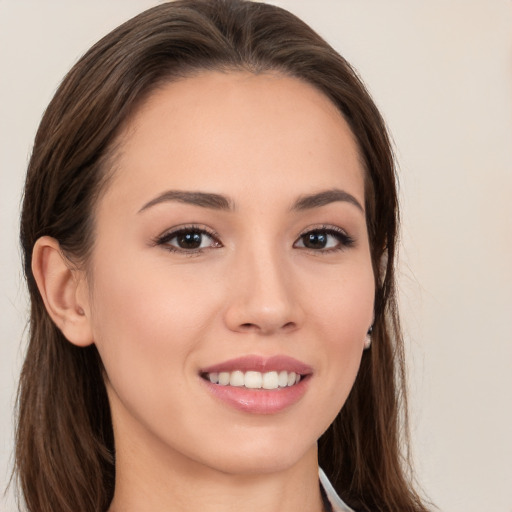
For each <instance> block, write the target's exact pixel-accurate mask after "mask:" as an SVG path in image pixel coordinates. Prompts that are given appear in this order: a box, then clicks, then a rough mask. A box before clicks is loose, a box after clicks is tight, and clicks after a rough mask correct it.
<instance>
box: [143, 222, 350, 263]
mask: <svg viewBox="0 0 512 512" xmlns="http://www.w3.org/2000/svg"><path fill="white" fill-rule="evenodd" d="M315 233H316V234H322V235H327V236H332V237H334V238H335V239H336V240H337V242H338V244H337V245H336V246H335V247H329V248H320V249H313V248H310V247H306V246H305V245H304V237H306V236H307V235H312V234H315ZM190 234H199V235H201V236H204V235H207V236H208V237H209V238H211V240H212V243H211V244H210V245H209V246H207V247H198V248H194V249H185V248H182V247H176V246H174V245H171V244H170V243H169V242H170V241H171V240H173V239H174V238H176V237H178V236H180V235H190ZM301 241H302V244H303V246H302V247H297V243H299V242H301ZM153 243H154V245H158V246H164V247H165V249H166V250H168V251H169V252H173V253H179V254H184V255H186V256H195V255H199V254H201V253H203V252H204V251H205V250H208V249H212V248H219V247H223V245H222V243H221V242H220V239H219V235H218V233H216V232H215V231H213V230H210V229H208V228H206V227H204V226H198V225H193V224H191V225H189V226H183V227H180V228H178V229H175V230H172V231H168V232H166V233H164V234H162V235H160V236H158V237H157V238H156V239H155V240H154V241H153ZM201 243H202V241H201ZM354 244H355V240H354V239H353V238H352V237H351V236H349V235H348V234H347V233H346V232H345V231H344V230H343V229H341V228H338V227H336V226H325V225H323V226H318V227H313V228H309V229H308V230H307V231H304V232H303V233H302V234H301V235H299V237H298V238H297V240H296V241H295V242H294V244H293V246H294V247H296V248H298V249H301V250H305V251H309V252H311V253H314V254H329V253H333V252H337V251H343V250H345V249H348V248H350V247H352V246H353V245H354Z"/></svg>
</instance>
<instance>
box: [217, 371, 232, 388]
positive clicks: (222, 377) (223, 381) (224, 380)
mask: <svg viewBox="0 0 512 512" xmlns="http://www.w3.org/2000/svg"><path fill="white" fill-rule="evenodd" d="M229 376H230V374H229V372H220V373H219V384H220V385H221V386H227V385H228V384H229Z"/></svg>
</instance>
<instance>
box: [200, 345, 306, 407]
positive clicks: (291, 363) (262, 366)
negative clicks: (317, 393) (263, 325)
mask: <svg viewBox="0 0 512 512" xmlns="http://www.w3.org/2000/svg"><path fill="white" fill-rule="evenodd" d="M235 370H240V371H243V372H247V371H256V372H261V373H265V372H269V371H277V372H279V371H283V370H286V371H289V372H295V373H299V374H300V375H301V380H300V382H299V383H298V384H295V385H293V386H289V387H285V388H278V389H272V390H266V389H247V388H244V387H234V386H221V385H219V384H213V383H211V382H210V381H209V380H207V379H205V378H204V374H206V373H213V372H215V373H220V372H232V371H235ZM312 373H313V369H312V368H311V366H309V365H307V364H305V363H302V362H301V361H298V360H297V359H294V358H292V357H289V356H283V355H278V356H272V357H269V358H265V357H261V356H255V355H250V356H244V357H239V358H236V359H230V360H228V361H224V362H222V363H219V364H215V365H213V366H208V367H207V368H203V369H201V371H200V379H201V382H202V383H203V385H204V386H205V388H206V389H207V391H208V392H209V393H211V394H212V395H213V397H214V398H216V399H218V400H220V401H221V402H223V403H224V404H226V405H228V406H229V407H232V408H234V409H236V410H239V411H242V412H246V413H250V414H267V415H268V414H277V413H279V412H281V411H284V410H286V409H288V408H289V407H291V406H292V405H294V404H295V403H297V402H298V401H299V400H300V399H301V398H302V397H303V396H304V394H305V393H306V391H307V389H308V387H309V382H310V380H311V376H312Z"/></svg>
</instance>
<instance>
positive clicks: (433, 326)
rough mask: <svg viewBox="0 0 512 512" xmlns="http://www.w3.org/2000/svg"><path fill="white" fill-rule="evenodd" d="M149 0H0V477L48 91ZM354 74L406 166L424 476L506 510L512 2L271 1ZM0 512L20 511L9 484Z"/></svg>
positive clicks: (447, 502) (431, 489)
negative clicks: (29, 198) (28, 183)
mask: <svg viewBox="0 0 512 512" xmlns="http://www.w3.org/2000/svg"><path fill="white" fill-rule="evenodd" d="M156 3H157V1H155V0H153V1H152V0H115V1H112V0H110V1H109V2H105V1H99V0H94V1H90V0H89V1H88V2H79V1H77V0H74V1H70V0H67V1H65V0H62V1H57V0H45V1H44V2H43V1H40V0H37V1H36V0H33V1H28V0H0V195H1V196H0V215H1V224H0V226H1V227H0V229H1V240H2V242H1V244H2V250H1V251H0V290H1V291H0V318H1V333H2V335H1V339H0V341H1V343H0V410H1V414H0V485H2V487H3V486H4V485H6V483H7V481H8V475H9V471H10V466H11V457H12V435H13V434H12V422H13V420H12V415H11V409H12V406H13V402H14V393H15V386H16V379H17V374H18V371H19V367H20V364H21V359H22V346H23V343H22V340H23V336H24V334H23V331H24V322H25V318H26V311H27V303H26V295H25V291H24V285H23V283H22V279H21V269H20V264H19V249H18V245H17V222H18V215H19V202H20V193H21V189H22V182H23V175H24V171H25V167H26V163H27V160H28V156H29V153H30V147H31V143H32V140H33V137H34V134H35V130H36V128H37V125H38V122H39V119H40V117H41V115H42V112H43V110H44V108H45V106H46V104H47V103H48V101H49V100H50V98H51V96H52V94H53V92H54V91H55V88H56V87H57V84H58V83H59V81H60V79H61V78H62V76H63V75H64V73H65V72H66V71H67V70H68V69H69V68H70V66H71V65H72V64H73V63H74V62H75V61H76V60H77V58H78V57H79V56H80V55H81V54H82V53H83V52H84V51H85V50H86V49H87V48H88V47H89V46H90V45H91V44H92V43H93V42H95V41H96V40H97V39H98V38H99V37H101V36H102V35H104V34H105V33H106V32H107V31H109V30H110V29H112V28H113V27H114V26H116V25H117V24H119V23H120V22H122V21H124V20H125V19H127V18H128V17H131V16H132V15H134V14H136V13H138V12H139V11H141V10H143V9H144V8H146V7H149V6H151V5H155V4H156ZM278 3H279V4H280V5H282V6H284V7H287V8H288V9H290V10H292V11H293V12H295V13H296V14H298V15H299V16H301V17H302V18H303V19H304V20H306V21H307V22H309V23H310V24H311V25H312V26H313V27H314V28H316V30H317V31H319V32H320V33H321V34H322V35H323V36H324V37H325V38H326V39H327V40H328V41H329V42H330V43H332V44H333V45H334V46H335V47H336V48H337V49H338V50H339V51H340V52H341V53H342V54H343V55H344V56H345V57H347V58H348V60H349V61H351V62H352V63H353V64H354V65H355V67H356V68H357V69H358V70H359V72H360V73H361V75H362V77H363V78H364V80H365V82H366V83H367V85H368V87H369V89H370V90H371V92H372V94H373V95H374V98H375V100H376V102H377V104H378V105H379V107H380V108H381V110H382V112H383V114H384V117H385V118H386V120H387V122H388V124H389V127H390V130H391V133H392V135H393V137H394V140H395V143H396V147H397V150H396V151H397V156H398V160H399V164H400V169H401V197H402V200H401V201H402V207H403V218H404V223H403V238H402V255H401V281H400V290H401V300H402V305H403V314H404V327H405V333H406V341H407V349H408V354H409V359H410V374H411V378H410V390H411V419H412V431H413V440H414V443H413V449H414V456H415V459H416V464H417V469H418V477H419V481H420V482H421V483H422V485H423V488H424V489H425V492H426V493H427V494H428V495H429V496H430V497H431V499H432V500H433V501H434V502H435V503H436V504H437V505H438V506H439V508H440V509H441V510H443V511H447V512H448V511H449V512H477V511H482V510H485V511H492V512H512V399H511V395H512V393H511V392H512V335H511V317H512V271H511V268H512V264H511V262H512V208H511V196H512V149H511V148H512V96H511V94H512V87H511V86H512V2H511V1H510V0H443V1H441V0H428V1H427V0H423V1H421V0H418V1H415V2H412V1H410V0H315V1H313V0H309V1H306V0H302V1H292V0H287V1H281V2H278ZM0 509H1V510H6V511H11V510H14V502H13V497H12V493H9V494H8V495H7V496H6V497H5V498H4V499H2V498H0Z"/></svg>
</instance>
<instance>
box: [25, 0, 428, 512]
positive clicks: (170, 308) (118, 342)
mask: <svg viewBox="0 0 512 512" xmlns="http://www.w3.org/2000/svg"><path fill="white" fill-rule="evenodd" d="M397 218H398V212H397V199H396V188H395V177H394V167H393V158H392V152H391V149H390V145H389V141H388V138H387V134H386V130H385V126H384V123H383V121H382V119H381V117H380V115H379V113H378V111H377V109H376V107H375V105H374V104H373V102H372V100H371V98H370V97H369V95H368V93H367V92H366V90H365V89H364V87H363V86H362V84H361V83H360V81H359V80H358V79H357V77H356V75H355V73H354V72H353V70H352V69H351V68H350V66H349V65H348V63H347V62H346V61H345V60H344V59H343V58H342V57H340V56H339V55H338V54H337V53H336V52H335V51H334V50H333V49H332V48H330V47H329V46H328V45H327V44H326V43H325V42H324V41H323V40H322V39H321V38H320V37H319V36H318V35H316V34H315V33H314V32H313V31H312V30H311V29H309V27H307V26H306V25H304V23H302V22H301V21H300V20H298V19H297V18H295V17H294V16H293V15H291V14H289V13H288V12H286V11H284V10H282V9H279V8H277V7H273V6H269V5H265V4H257V3H250V2H241V1H238V0H232V1H231V0H230V1H218V2H209V1H204V0H195V1H194V0H191V1H177V2H173V3H167V4H163V5H160V6H158V7H155V8H153V9H150V10H148V11H146V12H144V13H142V14H141V15H139V16H138V17H136V18H134V19H132V20H130V21H128V22H127V23H125V24H124V25H122V26H120V27H119V28H118V29H116V30H114V31H113V32H112V33H111V34H109V35H107V36H106V37H105V38H104V39H102V40H101V41H100V42H99V43H97V44H96V45H95V46H94V47H93V48H92V49H91V50H90V51H89V52H88V53H87V54H86V55H85V56H84V57H83V58H82V59H81V60H80V61H79V62H78V63H77V64H76V65H75V67H74V68H73V69H72V70H71V71H70V73H69V74H68V75H67V77H66V78H65V79H64V81H63V83H62V85H61V86H60V88H59V90H58V91H57V93H56V95H55V97H54V99H53V100H52V102H51V103H50V105H49V107H48V109H47V111H46V113H45V116H44V118H43V120H42V122H41V126H40V128H39V131H38V134H37V136H36V141H35V145H34V152H33V155H32V158H31V161H30V165H29V170H28V174H27V182H26V188H25V198H24V204H23V212H22V227H21V238H22V244H23V248H24V257H25V273H26V276H27V281H28V285H29V290H30V294H31V301H32V313H31V332H30V345H29V348H28V352H27V356H26V361H25V364H24V368H23V373H22V377H21V383H20V395H19V427H18V433H17V457H16V460H17V472H18V477H19V481H20V484H21V488H22V490H23V494H24V497H25V501H26V504H27V508H28V509H29V510H34V511H35V510H37V511H50V510H51V511H57V510H59V511H60V510H62V511H77V510H80V511H82V510H110V511H112V512H115V511H129V510H139V511H140V510H152V511H156V510H168V509H172V510H202V511H205V510H230V509H232V508H234V507H235V506H236V507H243V508H244V510H252V509H254V510H256V509H258V510H262V509H263V510H308V511H320V510H355V511H377V510H382V511H397V510H400V511H424V510H426V509H425V507H424V506H423V505H422V503H421V501H420V499H419V498H418V496H417V495H416V494H415V493H414V491H413V490H412V488H411V486H410V484H409V482H408V481H407V478H406V471H405V470H406V468H404V467H403V460H402V456H401V454H400V450H399V445H400V443H401V439H400V432H401V425H400V417H401V416H400V412H401V411H404V410H405V409H400V405H402V406H404V407H405V394H404V388H403V380H402V377H403V366H402V346H401V340H400V332H399V323H398V314H397V311H396V307H395V300H394V253H395V240H396V234H397ZM400 401H401V402H402V403H401V404H400ZM405 418H406V415H405ZM319 466H320V467H321V468H322V469H323V471H325V474H324V473H323V472H320V479H321V485H319V484H318V474H319V473H318V471H319ZM329 480H330V482H331V483H332V486H333V487H334V489H333V488H332V487H331V485H330V484H329ZM336 493H337V494H338V495H339V497H338V496H337V495H336Z"/></svg>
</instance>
